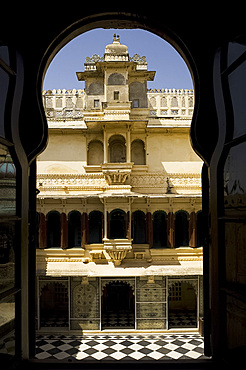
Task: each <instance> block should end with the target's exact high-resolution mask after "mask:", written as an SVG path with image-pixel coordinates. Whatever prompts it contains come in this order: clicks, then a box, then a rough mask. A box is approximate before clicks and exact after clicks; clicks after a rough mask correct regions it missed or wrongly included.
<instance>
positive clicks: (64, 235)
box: [38, 210, 197, 249]
mask: <svg viewBox="0 0 246 370" xmlns="http://www.w3.org/2000/svg"><path fill="white" fill-rule="evenodd" d="M196 220H197V218H196V213H195V212H191V213H190V215H189V220H188V222H189V230H188V233H189V247H196V241H197V222H196ZM89 227H90V226H89V215H88V214H87V213H82V214H81V229H80V232H81V248H84V246H85V244H88V242H89ZM53 232H60V247H61V248H62V249H67V248H68V220H67V215H66V214H65V213H61V214H60V230H54V231H53ZM166 234H167V247H168V248H174V247H175V246H176V245H175V214H174V213H173V212H169V213H168V214H167V220H166ZM109 236H110V220H109V213H108V212H107V211H106V210H105V212H104V238H109ZM132 237H133V235H131V216H130V212H127V213H126V238H127V239H131V238H132ZM146 243H147V244H149V247H150V248H151V247H152V246H153V215H152V214H151V213H150V212H147V213H146ZM38 244H39V248H41V249H43V248H47V220H46V216H45V215H44V214H43V213H40V215H39V232H38Z"/></svg>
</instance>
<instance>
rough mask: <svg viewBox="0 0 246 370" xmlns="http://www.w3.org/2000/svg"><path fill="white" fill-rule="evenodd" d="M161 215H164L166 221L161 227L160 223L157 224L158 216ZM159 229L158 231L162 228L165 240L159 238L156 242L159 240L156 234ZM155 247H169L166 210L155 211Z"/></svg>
mask: <svg viewBox="0 0 246 370" xmlns="http://www.w3.org/2000/svg"><path fill="white" fill-rule="evenodd" d="M159 215H163V216H164V217H165V219H164V221H165V225H163V226H162V227H160V226H159V225H157V216H159ZM157 229H158V231H159V230H161V231H162V232H163V235H164V237H163V241H162V240H161V239H160V238H158V239H160V240H158V243H157V242H156V240H157V235H156V232H157ZM153 248H167V214H166V212H165V211H162V210H158V211H155V212H154V213H153Z"/></svg>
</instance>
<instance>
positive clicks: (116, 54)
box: [104, 34, 129, 62]
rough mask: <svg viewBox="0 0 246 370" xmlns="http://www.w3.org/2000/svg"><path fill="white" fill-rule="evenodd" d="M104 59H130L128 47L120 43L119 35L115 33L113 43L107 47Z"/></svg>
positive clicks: (114, 60)
mask: <svg viewBox="0 0 246 370" xmlns="http://www.w3.org/2000/svg"><path fill="white" fill-rule="evenodd" d="M104 60H105V62H121V61H122V62H128V61H129V54H128V47H127V46H126V45H122V44H121V43H120V36H119V35H117V36H116V34H114V36H113V43H112V44H109V45H107V46H106V47H105V53H104Z"/></svg>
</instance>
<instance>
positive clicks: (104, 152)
mask: <svg viewBox="0 0 246 370" xmlns="http://www.w3.org/2000/svg"><path fill="white" fill-rule="evenodd" d="M103 155H104V157H103V161H104V163H108V141H107V132H106V127H105V126H104V128H103Z"/></svg>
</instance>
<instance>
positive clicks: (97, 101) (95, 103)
mask: <svg viewBox="0 0 246 370" xmlns="http://www.w3.org/2000/svg"><path fill="white" fill-rule="evenodd" d="M94 108H99V100H98V99H95V100H94Z"/></svg>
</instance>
